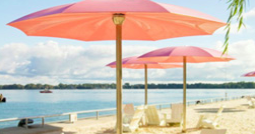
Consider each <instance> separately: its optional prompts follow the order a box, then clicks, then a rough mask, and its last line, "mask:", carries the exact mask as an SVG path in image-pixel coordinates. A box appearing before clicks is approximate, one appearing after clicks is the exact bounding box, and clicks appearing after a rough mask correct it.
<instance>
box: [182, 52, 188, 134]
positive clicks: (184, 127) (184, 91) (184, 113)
mask: <svg viewBox="0 0 255 134" xmlns="http://www.w3.org/2000/svg"><path fill="white" fill-rule="evenodd" d="M186 62H187V57H186V56H184V57H183V127H182V132H184V133H185V132H186V68H187V67H186V64H187V63H186Z"/></svg>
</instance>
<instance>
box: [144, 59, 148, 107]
mask: <svg viewBox="0 0 255 134" xmlns="http://www.w3.org/2000/svg"><path fill="white" fill-rule="evenodd" d="M144 75H145V76H144V77H145V85H144V88H145V96H144V99H145V100H144V105H147V104H148V65H147V64H144Z"/></svg>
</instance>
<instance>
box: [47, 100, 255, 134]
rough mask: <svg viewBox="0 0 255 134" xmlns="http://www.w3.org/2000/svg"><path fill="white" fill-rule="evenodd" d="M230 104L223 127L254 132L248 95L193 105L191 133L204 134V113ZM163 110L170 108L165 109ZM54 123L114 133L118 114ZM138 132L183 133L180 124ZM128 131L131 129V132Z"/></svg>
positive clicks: (84, 133) (83, 131)
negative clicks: (201, 122)
mask: <svg viewBox="0 0 255 134" xmlns="http://www.w3.org/2000/svg"><path fill="white" fill-rule="evenodd" d="M222 104H223V105H225V106H226V108H225V109H224V111H223V114H222V116H221V117H220V118H219V122H218V123H219V129H227V134H254V133H255V127H254V126H255V121H254V119H255V114H254V112H255V109H249V108H248V105H247V100H246V99H239V100H231V101H224V102H217V103H210V104H201V105H196V106H189V107H188V108H187V134H200V131H201V129H197V128H195V127H196V125H197V122H198V119H199V116H200V115H201V114H215V113H217V111H218V108H219V107H220V106H221V105H222ZM161 112H164V113H165V112H169V113H170V110H169V109H164V110H162V111H161ZM51 125H53V126H59V127H63V128H64V129H63V130H64V132H65V133H70V134H71V133H76V134H111V133H114V126H115V116H110V117H103V118H100V119H99V120H95V119H86V120H79V121H78V122H75V123H73V124H70V123H54V124H51ZM134 133H136V134H180V133H181V129H180V128H179V127H157V126H141V127H140V128H139V130H138V131H136V132H134ZM127 134H128V133H127Z"/></svg>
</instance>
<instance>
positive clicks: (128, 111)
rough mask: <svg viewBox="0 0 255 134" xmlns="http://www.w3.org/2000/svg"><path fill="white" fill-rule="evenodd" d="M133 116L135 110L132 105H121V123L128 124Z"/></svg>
mask: <svg viewBox="0 0 255 134" xmlns="http://www.w3.org/2000/svg"><path fill="white" fill-rule="evenodd" d="M134 114H135V108H134V105H133V104H125V105H123V123H130V121H131V119H132V117H133V116H134Z"/></svg>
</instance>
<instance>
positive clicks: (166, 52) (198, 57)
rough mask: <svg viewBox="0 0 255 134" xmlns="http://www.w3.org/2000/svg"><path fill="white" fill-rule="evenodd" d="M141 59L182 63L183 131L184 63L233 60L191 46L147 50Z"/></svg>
mask: <svg viewBox="0 0 255 134" xmlns="http://www.w3.org/2000/svg"><path fill="white" fill-rule="evenodd" d="M138 58H140V59H141V60H144V61H151V62H159V63H177V62H182V63H183V131H186V63H202V62H226V61H230V60H233V58H232V57H230V56H228V55H222V52H219V51H216V50H213V49H208V48H199V47H193V46H179V47H167V48H162V49H158V50H154V51H151V52H148V53H146V54H144V55H142V56H140V57H138Z"/></svg>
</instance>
